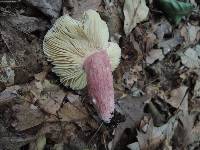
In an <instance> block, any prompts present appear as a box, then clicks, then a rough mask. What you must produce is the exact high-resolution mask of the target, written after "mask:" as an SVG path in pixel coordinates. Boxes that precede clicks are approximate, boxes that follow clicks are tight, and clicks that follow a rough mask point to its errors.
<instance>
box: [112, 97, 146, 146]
mask: <svg viewBox="0 0 200 150" xmlns="http://www.w3.org/2000/svg"><path fill="white" fill-rule="evenodd" d="M147 99H148V98H147V97H146V96H143V97H138V98H135V97H134V98H133V97H130V96H127V97H125V98H122V99H121V100H120V101H119V106H117V109H119V110H120V111H121V113H122V114H124V115H125V117H126V121H125V122H122V123H120V124H119V125H118V126H117V128H116V129H115V130H114V132H115V137H114V139H113V140H112V141H111V144H112V149H114V148H115V147H116V146H117V143H118V142H119V141H120V139H121V138H122V135H123V133H124V131H125V129H127V128H129V129H133V128H135V127H136V126H137V124H138V123H139V121H140V120H141V119H142V117H143V115H144V111H143V108H144V102H145V101H146V100H147Z"/></svg>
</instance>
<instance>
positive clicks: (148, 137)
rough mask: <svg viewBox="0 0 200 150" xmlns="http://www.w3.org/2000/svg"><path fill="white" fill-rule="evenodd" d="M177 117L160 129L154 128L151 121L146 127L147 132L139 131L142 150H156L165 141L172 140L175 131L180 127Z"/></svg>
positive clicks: (138, 137) (139, 142)
mask: <svg viewBox="0 0 200 150" xmlns="http://www.w3.org/2000/svg"><path fill="white" fill-rule="evenodd" d="M176 117H177V116H174V117H172V118H171V119H170V120H169V121H168V122H167V123H166V124H164V125H162V126H160V127H154V125H153V121H152V120H150V122H149V123H148V124H146V125H145V127H146V128H147V129H146V132H144V131H138V132H137V133H138V135H137V139H138V144H139V147H140V149H142V150H148V149H155V148H158V146H159V145H160V144H161V143H162V142H164V140H165V139H168V140H171V138H172V136H173V135H174V130H175V129H176V127H177V125H178V121H177V120H176Z"/></svg>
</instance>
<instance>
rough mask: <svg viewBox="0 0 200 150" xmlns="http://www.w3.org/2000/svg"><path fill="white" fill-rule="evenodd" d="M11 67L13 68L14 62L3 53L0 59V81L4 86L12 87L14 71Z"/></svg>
mask: <svg viewBox="0 0 200 150" xmlns="http://www.w3.org/2000/svg"><path fill="white" fill-rule="evenodd" d="M11 66H15V60H14V59H13V58H11V57H10V56H8V55H6V54H5V53H4V54H3V56H2V57H1V59H0V69H1V68H2V69H1V70H0V71H1V76H0V81H1V82H3V83H5V84H6V85H13V84H14V82H15V80H14V79H15V71H14V69H13V68H12V67H11Z"/></svg>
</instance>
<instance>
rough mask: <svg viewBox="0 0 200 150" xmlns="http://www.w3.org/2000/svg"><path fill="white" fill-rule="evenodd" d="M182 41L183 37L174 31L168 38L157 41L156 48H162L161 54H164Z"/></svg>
mask: <svg viewBox="0 0 200 150" xmlns="http://www.w3.org/2000/svg"><path fill="white" fill-rule="evenodd" d="M182 43H183V38H182V37H181V36H180V35H179V34H178V33H176V32H175V35H174V37H173V38H170V39H168V40H162V41H161V42H159V43H158V48H161V49H163V54H164V55H166V54H168V53H169V52H170V51H172V50H173V49H174V48H175V47H176V46H178V45H179V44H182Z"/></svg>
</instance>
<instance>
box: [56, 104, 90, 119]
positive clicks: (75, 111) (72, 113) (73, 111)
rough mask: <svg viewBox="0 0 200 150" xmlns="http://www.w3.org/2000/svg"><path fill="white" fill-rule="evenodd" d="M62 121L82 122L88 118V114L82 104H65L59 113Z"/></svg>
mask: <svg viewBox="0 0 200 150" xmlns="http://www.w3.org/2000/svg"><path fill="white" fill-rule="evenodd" d="M58 115H59V118H61V119H60V120H61V121H67V122H70V121H80V120H83V119H86V118H88V113H87V111H86V109H85V108H84V107H83V105H82V104H81V102H75V103H69V102H68V103H65V104H64V105H63V107H62V108H61V109H60V111H59V112H58Z"/></svg>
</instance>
